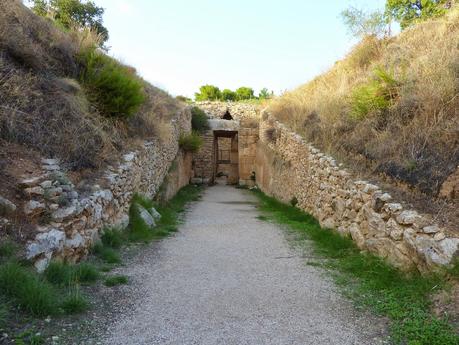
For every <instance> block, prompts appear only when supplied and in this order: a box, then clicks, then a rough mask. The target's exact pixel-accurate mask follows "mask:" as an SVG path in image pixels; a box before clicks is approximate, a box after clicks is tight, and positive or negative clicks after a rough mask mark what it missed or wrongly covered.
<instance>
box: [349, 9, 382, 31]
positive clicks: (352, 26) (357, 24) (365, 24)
mask: <svg viewBox="0 0 459 345" xmlns="http://www.w3.org/2000/svg"><path fill="white" fill-rule="evenodd" d="M341 17H342V18H343V21H344V24H345V25H346V26H347V27H348V30H349V32H350V33H351V34H352V35H353V36H356V37H364V36H367V35H375V36H382V35H383V34H384V33H385V31H386V28H387V20H386V17H385V15H384V13H382V12H379V11H375V12H365V11H364V10H361V9H358V8H356V7H353V6H351V7H349V8H347V9H345V10H344V11H343V12H341Z"/></svg>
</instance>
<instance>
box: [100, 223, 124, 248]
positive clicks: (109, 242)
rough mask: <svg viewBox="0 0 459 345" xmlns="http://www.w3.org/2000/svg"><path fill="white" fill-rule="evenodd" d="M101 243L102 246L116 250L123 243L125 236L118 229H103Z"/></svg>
mask: <svg viewBox="0 0 459 345" xmlns="http://www.w3.org/2000/svg"><path fill="white" fill-rule="evenodd" d="M101 241H102V244H103V245H104V246H107V247H111V248H115V249H118V248H120V247H121V246H122V245H123V243H125V236H124V233H123V231H122V230H120V229H118V228H105V229H104V231H103V235H102V236H101Z"/></svg>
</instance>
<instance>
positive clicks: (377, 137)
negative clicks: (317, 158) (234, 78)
mask: <svg viewBox="0 0 459 345" xmlns="http://www.w3.org/2000/svg"><path fill="white" fill-rule="evenodd" d="M458 92H459V8H458V7H456V8H454V9H452V10H450V11H449V12H448V13H447V15H446V16H444V17H441V18H439V19H435V20H431V21H428V22H424V23H421V24H418V25H416V26H414V27H411V28H409V29H406V30H404V31H403V32H402V33H401V34H400V35H398V36H397V37H394V38H390V39H377V38H375V37H367V38H365V39H364V40H362V42H360V44H358V45H357V46H356V47H354V49H353V50H352V51H351V52H350V53H349V55H348V56H346V58H345V59H343V60H342V61H338V62H337V63H336V64H335V65H334V66H333V67H332V68H331V69H330V70H329V71H328V72H326V73H325V74H323V75H321V76H319V77H317V78H316V79H314V80H312V81H311V82H309V83H307V84H305V85H303V86H301V87H299V88H298V89H296V90H294V91H292V92H289V93H286V94H284V95H283V96H281V97H280V98H278V99H276V100H274V101H273V102H272V103H271V106H270V108H271V112H272V113H273V114H274V115H275V116H276V117H277V118H278V119H279V120H281V121H282V122H284V123H286V124H288V125H289V126H291V127H292V128H293V129H294V130H296V131H297V132H298V133H300V134H302V135H303V136H304V137H305V138H306V139H308V140H309V141H311V142H313V143H315V144H316V145H317V146H319V147H320V148H322V149H323V150H325V151H327V152H329V153H331V154H333V155H334V156H336V157H337V158H338V159H341V160H343V161H347V162H348V163H351V164H352V165H353V166H355V167H360V168H362V169H364V170H366V171H371V172H373V173H385V174H386V175H388V176H390V177H393V178H395V179H397V180H400V181H403V182H406V183H408V184H409V185H410V186H415V187H416V188H417V189H418V190H420V191H422V192H424V193H426V194H429V195H432V196H433V195H436V194H437V193H438V191H439V188H440V186H441V184H442V183H443V181H444V180H445V179H446V178H447V176H448V175H450V174H451V173H452V172H453V171H454V170H455V169H456V168H457V166H458V164H459V96H458Z"/></svg>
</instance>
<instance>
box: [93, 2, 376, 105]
mask: <svg viewBox="0 0 459 345" xmlns="http://www.w3.org/2000/svg"><path fill="white" fill-rule="evenodd" d="M95 3H96V4H97V5H98V6H102V7H103V8H105V14H104V25H105V26H106V27H107V28H108V30H109V34H110V40H109V42H108V45H109V46H110V47H111V49H110V54H111V55H113V56H114V57H116V58H118V59H120V60H121V61H123V62H124V63H127V64H129V65H132V66H134V67H135V68H136V69H137V71H138V73H139V74H140V75H141V76H142V77H143V78H145V79H146V80H148V81H149V82H151V83H152V84H153V85H155V86H157V87H160V88H162V89H164V90H166V91H168V92H169V93H170V94H172V95H175V96H176V95H184V96H188V97H192V96H193V95H194V93H195V92H197V91H198V89H199V87H200V86H201V85H204V84H212V85H216V86H218V87H219V88H220V89H225V88H228V89H232V90H234V89H236V88H238V87H240V86H248V87H252V88H254V89H255V91H256V92H258V91H259V90H260V89H262V88H264V87H266V88H268V89H269V90H273V91H274V92H275V93H276V94H280V93H282V92H284V91H285V90H290V89H292V88H295V87H297V86H299V85H301V84H304V83H305V82H307V81H309V80H311V79H312V78H314V77H315V76H317V75H319V74H321V73H323V72H325V71H326V70H327V69H328V68H330V67H331V66H332V65H333V64H334V63H335V62H336V61H337V60H339V59H341V58H343V57H344V56H345V55H346V53H347V52H348V51H349V50H350V49H351V47H352V46H353V45H354V44H355V43H356V40H355V39H353V38H352V37H351V36H350V35H349V34H348V32H347V29H346V27H345V26H344V24H343V22H342V19H341V17H340V13H341V11H342V10H343V9H345V8H347V7H349V6H355V7H359V8H363V9H366V10H374V9H383V8H384V3H385V0H326V1H325V0H95Z"/></svg>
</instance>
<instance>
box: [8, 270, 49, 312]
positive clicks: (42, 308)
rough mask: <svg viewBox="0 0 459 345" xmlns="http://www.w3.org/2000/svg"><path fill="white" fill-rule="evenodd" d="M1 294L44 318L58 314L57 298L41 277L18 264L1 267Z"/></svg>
mask: <svg viewBox="0 0 459 345" xmlns="http://www.w3.org/2000/svg"><path fill="white" fill-rule="evenodd" d="M0 291H1V292H0V293H1V294H3V295H5V296H7V297H9V298H11V299H13V300H14V301H15V302H16V303H17V304H18V305H19V306H20V307H21V308H22V309H24V310H26V311H28V312H30V313H32V314H33V315H37V316H43V315H50V314H54V313H55V312H56V305H57V296H56V293H55V291H54V290H53V288H52V287H51V286H50V285H49V284H48V283H46V282H45V281H43V280H41V279H40V277H39V276H38V275H37V274H36V273H35V272H32V271H30V270H28V269H26V268H25V267H23V266H21V265H20V264H18V263H12V262H10V263H6V264H3V265H1V266H0Z"/></svg>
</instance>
